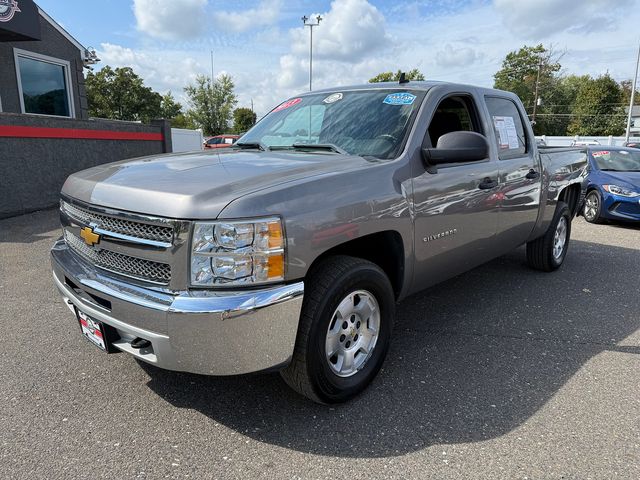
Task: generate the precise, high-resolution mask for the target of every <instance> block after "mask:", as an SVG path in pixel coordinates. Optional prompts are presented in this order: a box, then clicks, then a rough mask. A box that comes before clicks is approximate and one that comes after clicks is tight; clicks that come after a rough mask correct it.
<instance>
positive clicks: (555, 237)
mask: <svg viewBox="0 0 640 480" xmlns="http://www.w3.org/2000/svg"><path fill="white" fill-rule="evenodd" d="M570 237H571V212H570V210H569V207H568V205H567V204H566V203H564V202H558V205H557V207H556V213H555V214H554V216H553V220H552V221H551V224H550V225H549V228H548V229H547V231H546V232H545V234H544V235H543V236H542V237H540V238H536V239H535V240H533V241H532V242H529V243H527V263H528V264H529V266H531V267H532V268H535V269H536V270H542V271H543V272H551V271H553V270H556V269H557V268H559V267H560V265H562V262H564V258H565V256H566V255H567V249H568V248H569V238H570Z"/></svg>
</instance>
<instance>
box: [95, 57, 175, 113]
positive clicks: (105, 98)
mask: <svg viewBox="0 0 640 480" xmlns="http://www.w3.org/2000/svg"><path fill="white" fill-rule="evenodd" d="M85 85H86V90H87V100H88V103H89V115H90V116H92V117H100V118H109V119H113V120H131V121H143V122H149V121H150V120H152V119H154V118H160V117H162V116H163V115H162V108H161V105H162V96H161V95H160V94H159V93H158V92H154V91H153V90H152V89H151V88H149V87H147V86H145V85H144V81H143V80H142V78H140V77H139V76H138V75H136V73H135V72H134V71H133V69H131V68H130V67H123V68H116V69H115V70H114V69H112V68H111V67H110V66H108V65H107V66H105V67H104V68H102V69H101V70H100V71H98V72H96V73H94V72H89V73H88V74H87V78H86V83H85Z"/></svg>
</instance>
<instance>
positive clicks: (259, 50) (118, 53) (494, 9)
mask: <svg viewBox="0 0 640 480" xmlns="http://www.w3.org/2000/svg"><path fill="white" fill-rule="evenodd" d="M36 1H37V3H38V5H39V6H40V7H41V8H43V9H44V10H45V11H46V12H47V13H48V14H49V15H51V16H52V17H53V18H54V19H55V20H56V21H57V22H58V23H60V24H61V25H62V26H63V27H64V28H65V29H66V30H67V31H68V32H69V33H71V34H72V35H73V36H74V37H75V38H76V39H77V40H78V41H79V42H80V43H81V44H83V45H84V46H86V47H93V48H95V50H96V51H97V53H98V56H99V57H100V59H101V60H102V61H101V63H100V64H98V65H97V66H96V67H95V68H96V69H99V68H101V67H102V66H104V65H111V66H112V67H124V66H129V67H132V68H133V69H134V71H135V72H136V73H138V74H139V75H140V76H141V77H142V78H143V79H144V81H145V83H146V84H147V85H148V86H150V87H152V88H153V89H155V90H157V91H159V92H161V93H165V92H167V91H171V92H172V93H173V95H174V96H175V97H176V98H177V99H178V100H179V101H180V102H181V103H183V104H185V103H186V98H185V96H184V90H183V89H184V87H185V86H186V85H187V84H190V83H192V82H193V81H194V79H195V77H196V75H198V74H204V75H211V51H213V57H214V62H213V63H214V65H213V69H214V75H215V76H218V75H220V74H221V73H226V74H229V75H231V77H232V78H233V80H234V82H235V85H236V94H237V95H238V106H242V107H250V106H251V102H252V101H253V105H254V109H255V111H256V113H257V114H258V116H261V115H262V114H264V113H266V112H268V111H269V110H270V109H271V108H272V107H273V106H275V105H278V104H279V103H280V102H282V101H283V100H285V99H287V98H289V97H292V96H294V95H296V93H299V92H303V91H306V90H308V88H309V28H308V27H307V28H305V27H304V26H303V24H302V20H301V17H302V16H303V15H306V16H308V17H312V18H315V17H316V16H317V15H321V16H322V18H323V19H322V21H321V23H320V26H318V27H316V28H314V29H313V49H314V56H313V87H314V89H316V88H329V87H333V86H342V85H352V84H358V83H364V82H366V81H367V80H368V79H369V78H371V77H373V76H375V75H376V74H377V73H380V72H382V71H390V70H391V71H396V70H399V69H400V70H403V71H406V70H410V69H412V68H418V69H419V70H421V71H422V72H423V73H424V74H425V76H426V78H427V79H433V80H443V81H453V82H462V83H470V84H474V85H480V86H488V87H490V86H492V84H493V74H494V73H495V72H496V71H497V70H498V69H499V68H500V65H501V63H502V61H503V59H504V57H505V55H506V54H507V53H508V52H510V51H513V50H517V49H519V48H520V47H522V46H523V45H536V44H538V43H543V44H544V45H545V46H547V47H548V46H552V47H553V50H554V51H557V52H562V53H563V56H562V59H561V60H560V63H561V64H562V66H563V73H565V74H579V75H582V74H590V75H592V76H598V75H602V74H605V73H609V74H610V75H611V76H612V77H613V78H615V79H616V80H618V81H620V80H624V79H630V78H632V77H633V74H634V69H635V62H636V54H637V49H638V42H639V41H640V29H639V28H638V26H639V25H640V8H639V7H640V1H639V0H493V1H489V0H452V1H444V0H425V1H396V0H370V1H367V0H334V1H320V0H301V1H298V2H287V1H283V0H239V1H218V0H99V1H98V0H92V1H87V0H64V1H60V0H36Z"/></svg>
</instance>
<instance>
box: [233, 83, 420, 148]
mask: <svg viewBox="0 0 640 480" xmlns="http://www.w3.org/2000/svg"><path fill="white" fill-rule="evenodd" d="M424 94H425V92H423V91H413V92H409V91H406V90H387V89H385V90H357V91H351V92H340V91H339V90H338V91H336V92H333V93H331V92H329V93H326V92H325V93H322V94H316V95H306V96H304V97H298V98H293V99H291V100H287V101H286V102H284V103H282V104H280V105H279V106H278V107H276V108H275V109H273V110H272V111H271V113H269V114H268V115H267V116H266V117H265V118H263V119H262V120H260V122H259V123H258V124H257V125H256V126H255V127H253V128H252V129H251V130H249V131H248V132H247V133H246V134H245V135H244V136H243V137H242V138H241V139H240V140H238V143H261V144H263V145H265V146H267V147H270V148H272V149H273V150H277V149H278V148H285V149H292V148H293V147H292V145H294V144H305V145H308V144H321V145H326V144H329V145H334V146H336V147H338V148H339V149H342V150H344V151H345V152H347V153H349V154H352V155H362V156H373V157H377V158H385V159H386V158H395V157H396V156H398V154H399V153H400V149H401V148H402V146H403V144H404V140H405V137H406V135H407V133H408V131H409V127H410V125H411V123H412V121H413V118H414V117H415V113H416V112H417V110H418V107H419V106H420V102H421V101H422V99H423V98H424Z"/></svg>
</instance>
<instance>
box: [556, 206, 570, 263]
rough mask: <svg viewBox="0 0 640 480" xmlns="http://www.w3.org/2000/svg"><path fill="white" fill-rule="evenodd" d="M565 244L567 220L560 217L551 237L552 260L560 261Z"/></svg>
mask: <svg viewBox="0 0 640 480" xmlns="http://www.w3.org/2000/svg"><path fill="white" fill-rule="evenodd" d="M566 243H567V219H566V217H560V220H559V221H558V226H557V227H556V232H555V234H554V235H553V258H555V259H556V260H560V259H561V258H562V252H564V246H565V244H566Z"/></svg>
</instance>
